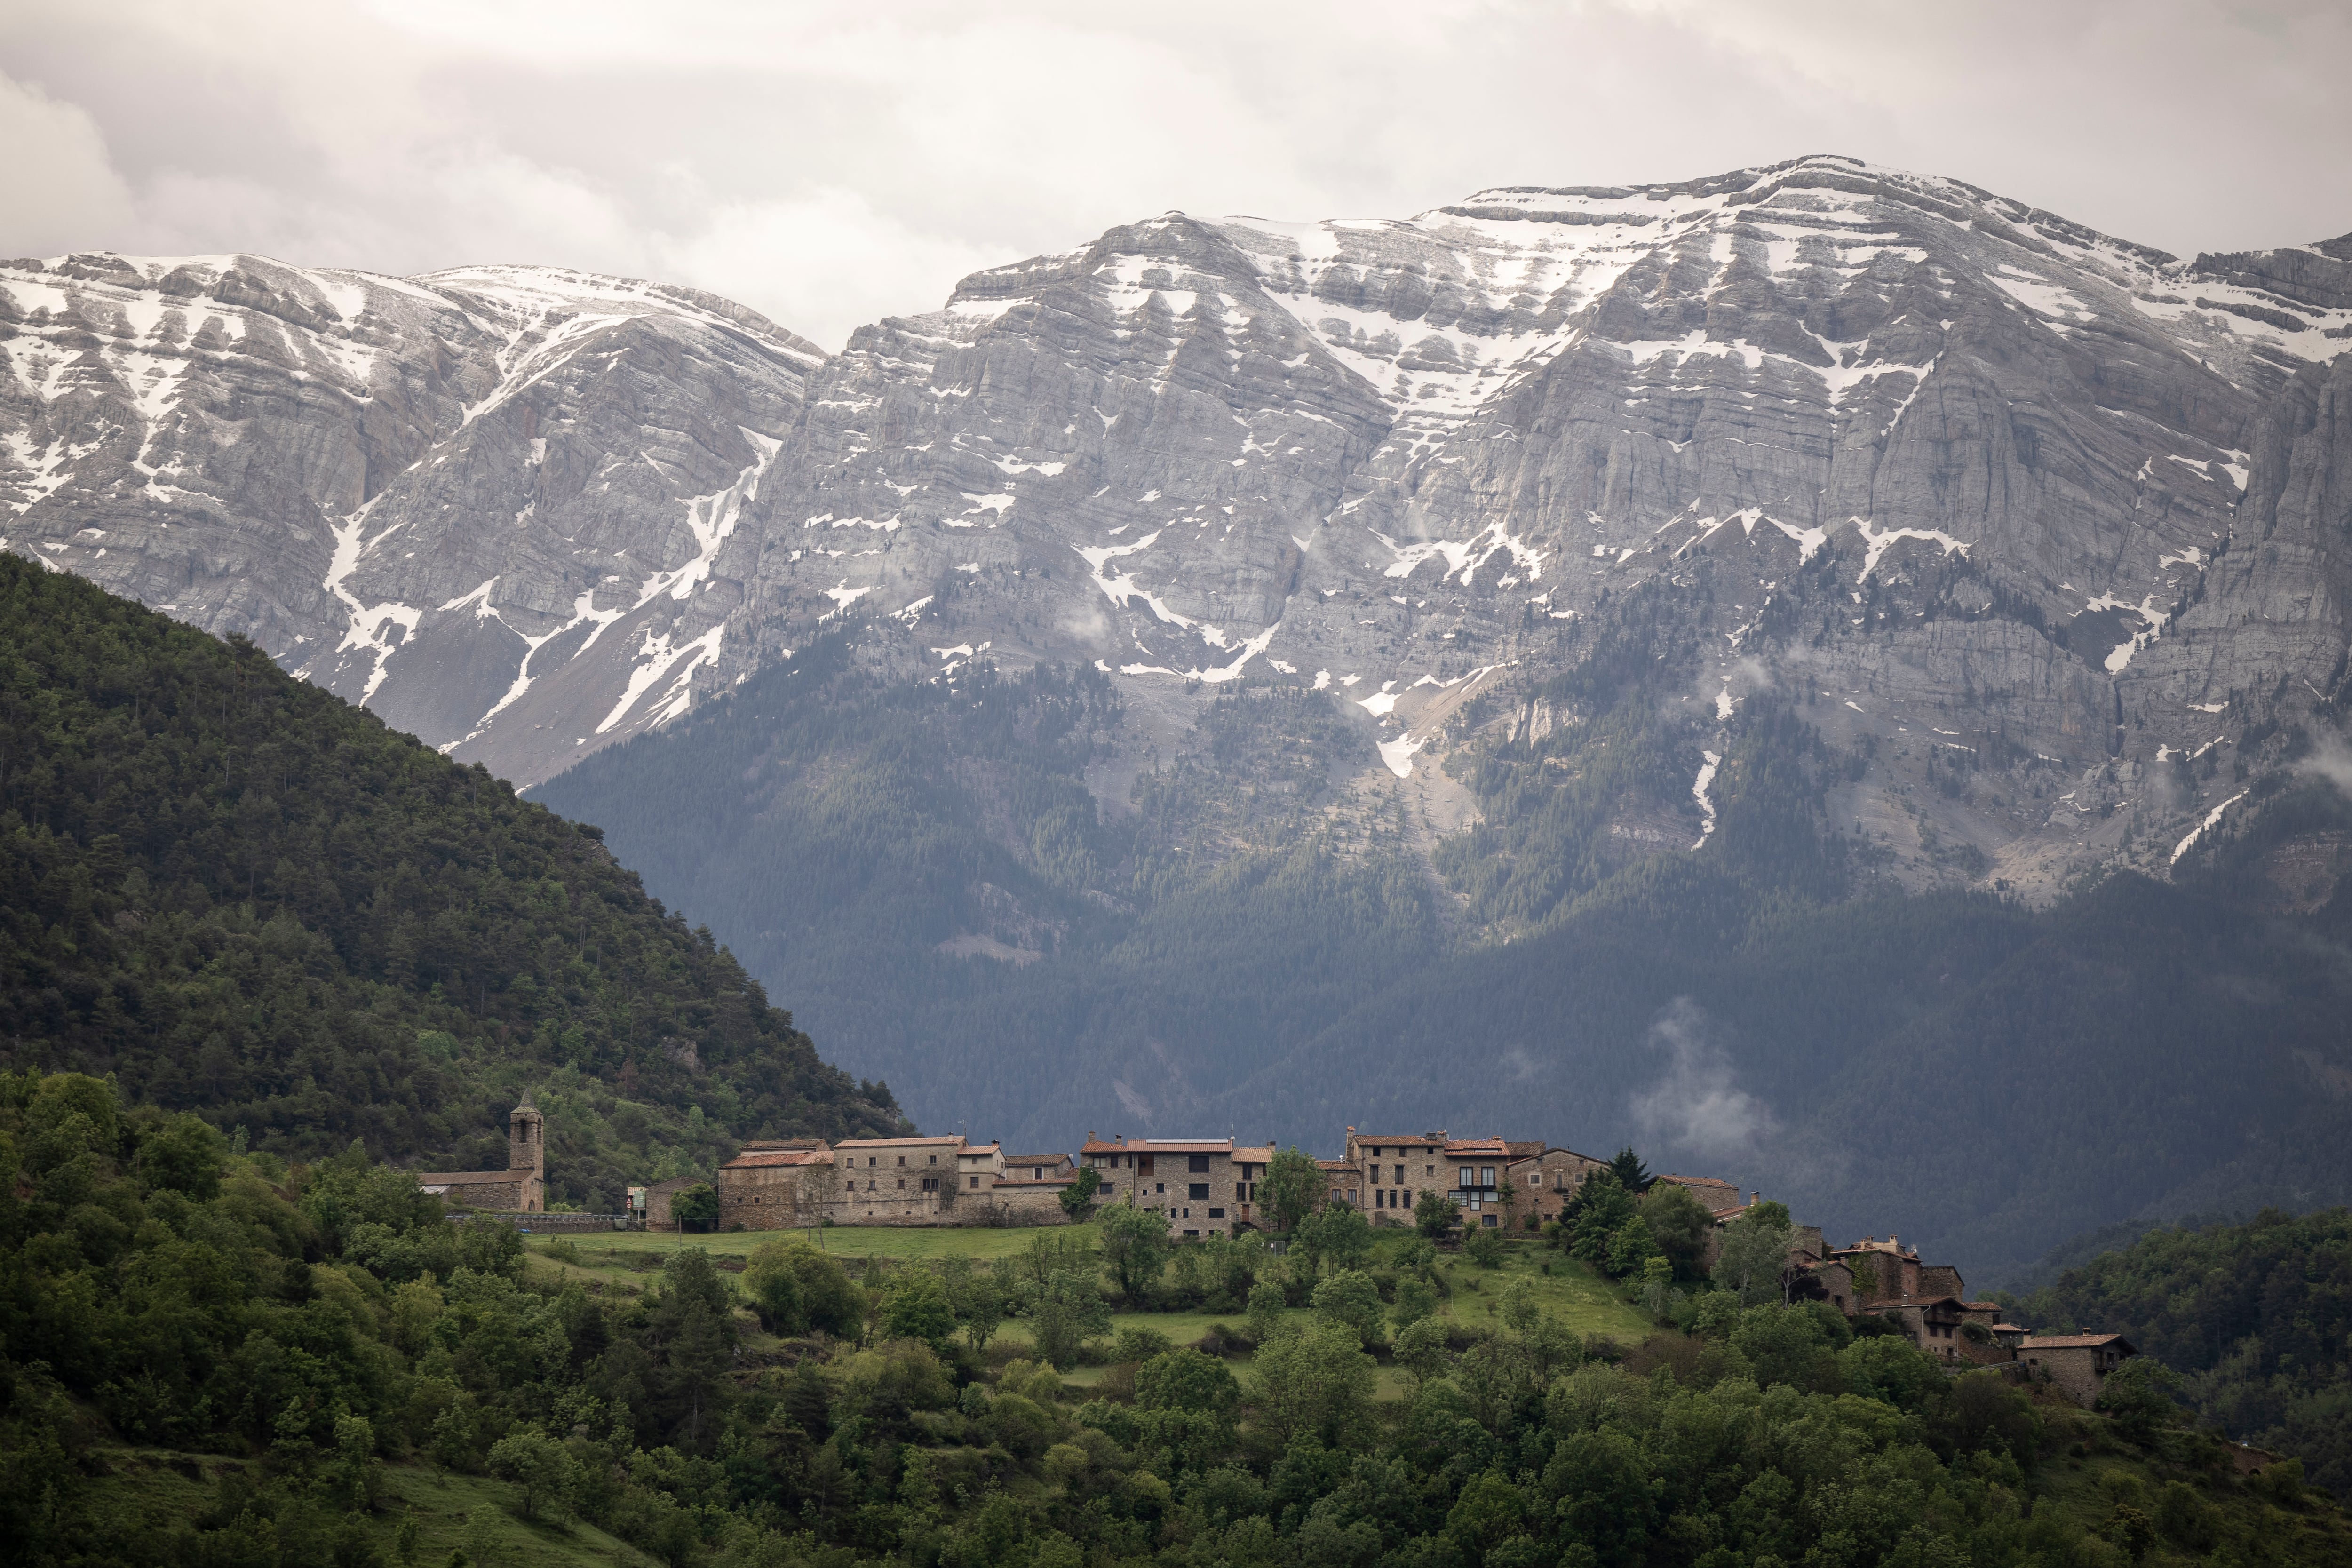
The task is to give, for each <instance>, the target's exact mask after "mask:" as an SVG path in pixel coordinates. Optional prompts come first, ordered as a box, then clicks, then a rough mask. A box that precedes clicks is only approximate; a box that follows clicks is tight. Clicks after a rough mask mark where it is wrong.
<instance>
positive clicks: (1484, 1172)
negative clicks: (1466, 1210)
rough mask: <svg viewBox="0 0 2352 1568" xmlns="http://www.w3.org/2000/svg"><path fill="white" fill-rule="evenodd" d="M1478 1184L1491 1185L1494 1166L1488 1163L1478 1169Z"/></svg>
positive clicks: (1493, 1180) (1493, 1179)
mask: <svg viewBox="0 0 2352 1568" xmlns="http://www.w3.org/2000/svg"><path fill="white" fill-rule="evenodd" d="M1478 1184H1479V1185H1480V1186H1482V1187H1491V1186H1493V1185H1494V1184H1495V1167H1494V1166H1492V1165H1488V1166H1486V1167H1484V1168H1483V1169H1481V1170H1480V1171H1479V1173H1478Z"/></svg>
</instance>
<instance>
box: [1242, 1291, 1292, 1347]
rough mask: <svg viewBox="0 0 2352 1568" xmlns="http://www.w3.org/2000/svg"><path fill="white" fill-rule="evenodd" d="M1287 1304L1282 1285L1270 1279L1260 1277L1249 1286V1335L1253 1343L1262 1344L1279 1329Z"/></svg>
mask: <svg viewBox="0 0 2352 1568" xmlns="http://www.w3.org/2000/svg"><path fill="white" fill-rule="evenodd" d="M1287 1305H1288V1303H1287V1302H1286V1300H1284V1298H1283V1294H1282V1287H1281V1286H1279V1285H1277V1284H1276V1283H1275V1282H1274V1281H1273V1280H1271V1279H1261V1280H1259V1281H1258V1282H1257V1283H1256V1284H1255V1285H1253V1286H1251V1287H1250V1293H1249V1336H1250V1339H1251V1340H1252V1341H1253V1342H1255V1343H1257V1344H1261V1345H1262V1344H1264V1343H1265V1342H1266V1341H1268V1340H1270V1339H1272V1338H1274V1336H1275V1335H1276V1333H1278V1332H1280V1331H1281V1329H1282V1323H1283V1316H1282V1314H1283V1312H1284V1310H1286V1307H1287Z"/></svg>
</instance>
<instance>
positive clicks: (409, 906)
mask: <svg viewBox="0 0 2352 1568" xmlns="http://www.w3.org/2000/svg"><path fill="white" fill-rule="evenodd" d="M0 1061H5V1062H7V1063H10V1064H13V1065H16V1066H18V1067H41V1068H51V1069H56V1068H76V1069H79V1070H83V1071H89V1072H99V1073H108V1074H111V1075H113V1077H114V1078H115V1079H116V1081H117V1082H118V1083H120V1084H121V1087H122V1089H123V1091H124V1093H125V1095H126V1097H127V1098H129V1099H130V1100H133V1101H136V1102H148V1103H152V1104H155V1105H158V1106H162V1107H164V1108H167V1109H173V1110H182V1109H185V1110H195V1111H198V1112H200V1113H201V1114H202V1115H203V1116H204V1117H205V1118H206V1119H207V1120H208V1121H211V1122H213V1123H214V1124H215V1125H217V1126H219V1127H220V1128H222V1129H224V1130H225V1131H234V1130H236V1129H243V1130H244V1133H245V1136H246V1137H247V1139H249V1140H250V1142H252V1144H253V1145H254V1146H256V1147H263V1148H269V1149H274V1150H276V1151H278V1152H280V1153H282V1154H284V1155H287V1156H289V1157H312V1156H317V1155H320V1154H323V1153H327V1152H334V1151H339V1150H341V1149H342V1148H343V1147H344V1146H345V1145H347V1144H349V1143H351V1142H352V1141H353V1140H358V1141H360V1142H362V1144H363V1145H364V1146H365V1147H366V1148H367V1149H368V1150H369V1151H370V1152H371V1153H373V1154H374V1155H376V1156H378V1157H382V1158H398V1159H403V1160H418V1159H424V1160H430V1161H432V1162H434V1163H439V1162H442V1161H447V1162H449V1163H450V1164H451V1165H457V1166H462V1165H468V1164H471V1165H487V1166H493V1167H503V1166H504V1164H505V1163H506V1145H505V1139H504V1127H505V1120H504V1119H505V1114H506V1111H507V1110H508V1108H509V1107H510V1106H512V1105H513V1104H514V1103H515V1101H516V1100H517V1099H518V1098H519V1097H520V1093H521V1092H522V1090H523V1089H526V1088H529V1089H533V1090H534V1091H535V1092H536V1094H537V1096H538V1098H539V1101H540V1103H541V1106H542V1108H543V1109H546V1110H548V1111H549V1113H550V1114H549V1134H550V1151H549V1152H550V1172H549V1175H550V1180H551V1192H552V1194H554V1196H555V1197H556V1199H557V1200H558V1201H566V1200H569V1201H571V1202H572V1203H575V1204H585V1205H592V1206H602V1207H606V1208H612V1207H616V1206H617V1205H618V1204H619V1201H620V1196H621V1193H620V1189H621V1187H622V1186H623V1185H624V1184H625V1183H626V1182H627V1181H630V1180H637V1179H642V1178H643V1177H644V1176H645V1175H647V1174H658V1175H668V1174H674V1173H677V1170H682V1169H686V1168H690V1167H689V1166H688V1164H687V1162H689V1161H696V1160H707V1159H708V1158H709V1156H710V1155H711V1154H712V1153H713V1152H716V1151H717V1150H718V1149H719V1147H720V1146H721V1145H722V1144H723V1143H724V1142H726V1141H727V1140H729V1139H730V1138H734V1139H740V1138H744V1137H750V1136H754V1135H758V1134H761V1133H766V1134H769V1135H772V1136H773V1135H783V1134H794V1133H821V1134H828V1135H832V1136H836V1137H837V1136H845V1135H854V1134H856V1133H861V1132H863V1133H872V1132H880V1131H889V1130H892V1129H895V1128H896V1127H898V1126H899V1125H900V1124H901V1122H900V1119H899V1117H898V1111H897V1107H896V1105H895V1104H894V1102H893V1101H892V1100H891V1098H890V1095H889V1092H888V1090H887V1089H885V1088H883V1087H881V1086H879V1085H876V1084H859V1083H856V1082H854V1081H853V1080H852V1079H849V1078H847V1077H846V1076H845V1075H844V1074H842V1073H841V1072H839V1071H837V1070H835V1069H834V1068H829V1067H827V1066H826V1065H824V1063H823V1062H821V1061H819V1060H818V1058H817V1056H816V1052H815V1049H814V1046H813V1045H812V1043H811V1042H810V1040H809V1037H807V1036H806V1035H804V1034H803V1033H801V1032H800V1031H799V1030H797V1029H795V1028H793V1024H792V1019H791V1017H790V1016H789V1015H787V1014H785V1013H783V1012H782V1011H780V1010H778V1009H777V1008H775V1007H772V1006H771V1005H769V1003H768V1000H767V997H766V995H765V994H764V993H763V991H762V989H761V986H760V985H759V984H758V983H756V982H755V981H753V980H751V978H750V977H749V976H747V975H746V974H745V973H744V972H743V970H742V968H741V966H740V964H738V963H736V962H735V960H734V959H733V957H732V956H730V954H729V953H728V952H726V951H724V950H723V949H721V948H720V947H719V946H718V944H717V943H716V942H713V940H712V939H711V936H710V933H709V931H707V930H694V929H689V928H688V925H687V922H686V921H685V919H684V918H683V917H682V916H680V915H678V914H675V913H671V912H668V911H667V910H664V909H663V908H662V907H661V905H659V904H658V903H656V902H655V901H654V900H650V899H648V898H647V897H646V895H645V892H644V890H643V889H642V888H641V886H640V885H639V882H638V879H637V878H636V876H635V874H634V873H632V872H630V871H628V870H626V869H625V868H623V867H622V866H621V865H619V864H618V863H617V862H616V861H615V860H614V858H613V857H612V855H611V854H610V853H609V852H608V851H607V850H606V849H605V848H604V846H603V844H602V843H601V842H599V837H598V835H597V833H596V831H595V830H594V829H593V828H582V827H579V826H574V825H572V824H571V823H568V822H565V821H564V820H562V818H561V817H558V816H555V815H554V814H553V813H551V812H550V811H549V810H547V809H546V808H545V807H544V806H541V805H534V804H531V803H529V802H526V801H522V800H519V799H517V798H516V796H515V795H514V793H513V791H511V790H510V789H509V788H508V787H507V786H506V785H505V784H501V783H500V782H499V781H498V780H496V779H494V778H492V777H490V776H489V775H488V773H485V772H483V771H482V769H481V768H479V767H478V766H475V767H462V766H459V765H457V764H456V763H450V762H448V761H446V759H444V758H442V757H439V756H437V755H436V754H435V753H434V752H431V751H430V750H428V749H426V748H425V747H424V746H421V745H419V744H418V743H417V742H415V741H413V740H411V739H409V738H408V737H406V736H404V735H400V734H397V733H394V732H393V731H389V730H387V729H385V728H384V726H383V723H382V722H381V721H378V720H377V719H376V718H375V717H373V715H372V714H369V713H368V712H366V711H364V710H361V709H358V708H355V707H352V705H350V704H348V703H346V702H343V701H342V700H340V699H337V698H334V697H331V696H329V695H328V694H327V693H325V692H323V691H321V690H320V689H317V688H316V687H313V686H310V685H308V684H305V683H304V682H301V681H299V680H296V679H292V678H291V677H289V676H287V675H286V674H284V673H283V672H282V671H280V670H278V668H276V667H275V666H273V665H272V664H271V663H270V661H269V660H268V658H265V657H264V656H263V655H262V654H261V653H260V652H259V651H257V649H255V648H254V647H251V646H250V645H249V644H246V643H243V642H235V643H224V642H221V641H219V640H217V639H215V638H213V637H207V636H205V635H204V634H203V633H200V632H197V631H194V630H192V629H190V628H188V627H185V626H179V625H176V624H174V623H173V621H171V620H170V619H169V618H167V617H165V616H160V615H157V614H154V613H153V612H152V611H149V610H146V609H143V608H142V607H140V606H139V605H134V604H131V602H129V601H127V600H123V599H119V598H115V597H113V596H111V595H107V594H105V593H103V592H102V591H100V590H99V589H98V588H96V587H94V586H92V585H91V584H88V583H86V582H84V581H82V580H81V579H79V578H76V577H71V576H66V575H62V574H53V573H48V572H45V571H43V570H42V569H41V568H39V567H38V566H36V565H33V564H31V563H26V562H25V561H23V560H21V559H18V558H16V557H14V556H8V557H0ZM673 1166H674V1167H677V1169H672V1168H671V1167H673Z"/></svg>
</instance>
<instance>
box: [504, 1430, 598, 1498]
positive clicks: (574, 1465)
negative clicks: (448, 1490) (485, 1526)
mask: <svg viewBox="0 0 2352 1568" xmlns="http://www.w3.org/2000/svg"><path fill="white" fill-rule="evenodd" d="M489 1467H490V1474H492V1475H494V1476H496V1477H497V1478H498V1479H500V1480H502V1481H505V1482H508V1483H509V1485H511V1486H512V1487H513V1488H514V1489H515V1490H516V1491H518V1492H520V1494H521V1495H522V1516H523V1517H524V1518H525V1519H537V1518H538V1517H539V1510H540V1509H541V1506H542V1505H544V1504H547V1503H554V1504H556V1505H557V1506H559V1507H561V1506H562V1504H563V1503H564V1501H565V1500H567V1499H569V1498H570V1497H571V1495H572V1488H573V1487H574V1486H575V1485H576V1484H577V1483H578V1481H579V1479H580V1461H579V1460H577V1459H575V1458H572V1454H571V1451H570V1450H569V1449H567V1448H565V1447H564V1446H563V1445H562V1444H561V1443H559V1442H557V1441H556V1440H555V1439H554V1438H552V1437H551V1436H548V1435H547V1434H546V1433H544V1432H541V1431H539V1430H537V1429H536V1428H533V1427H523V1428H519V1429H518V1430H516V1431H513V1432H509V1433H508V1434H507V1435H506V1436H503V1437H501V1438H499V1440H498V1441H497V1442H496V1443H493V1444H491V1445H490V1457H489Z"/></svg>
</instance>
